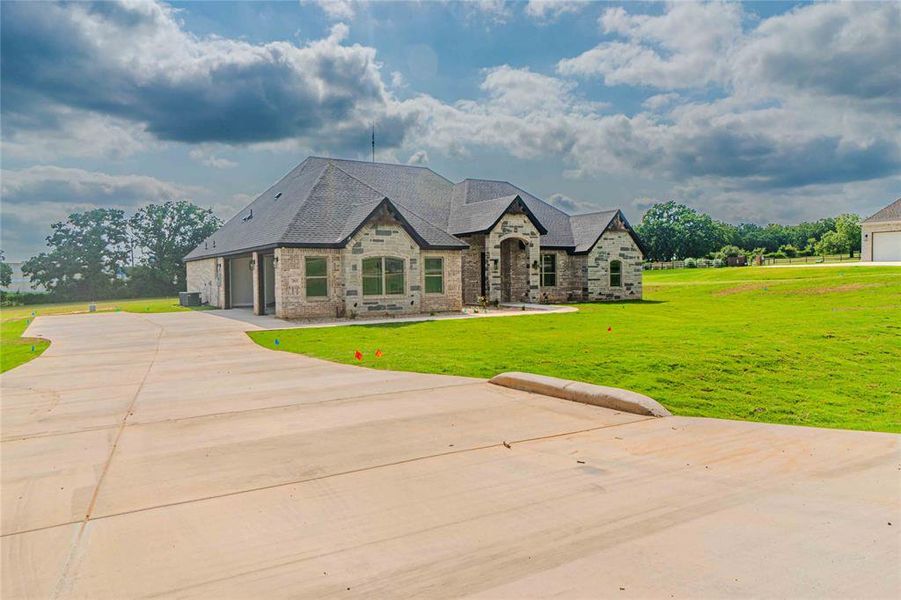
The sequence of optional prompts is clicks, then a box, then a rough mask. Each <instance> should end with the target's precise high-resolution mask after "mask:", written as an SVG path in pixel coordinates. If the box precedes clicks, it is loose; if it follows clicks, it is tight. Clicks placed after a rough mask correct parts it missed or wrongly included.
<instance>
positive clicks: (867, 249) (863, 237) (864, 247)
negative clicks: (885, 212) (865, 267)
mask: <svg viewBox="0 0 901 600" xmlns="http://www.w3.org/2000/svg"><path fill="white" fill-rule="evenodd" d="M898 230H901V222H898V221H877V222H876V223H861V225H860V260H861V261H864V262H871V261H872V260H873V234H874V233H880V232H885V231H898Z"/></svg>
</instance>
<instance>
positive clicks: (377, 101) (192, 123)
mask: <svg viewBox="0 0 901 600" xmlns="http://www.w3.org/2000/svg"><path fill="white" fill-rule="evenodd" d="M0 20H2V32H0V33H2V38H0V43H2V49H0V60H2V65H0V66H2V81H0V83H2V88H0V89H2V91H0V93H2V98H0V100H2V114H0V117H2V248H3V250H5V252H6V255H7V258H8V259H22V258H27V257H29V256H31V255H33V254H34V253H36V252H38V251H40V249H41V248H42V246H43V239H44V237H45V236H46V235H47V233H48V232H49V227H48V226H49V223H50V222H52V221H55V220H60V219H62V218H64V217H65V215H66V214H67V213H68V212H70V211H73V210H78V209H84V208H88V207H93V206H106V207H121V208H125V209H127V210H129V211H130V210H133V209H134V208H135V207H137V206H140V205H142V204H145V203H147V202H161V201H165V200H167V199H190V200H192V201H194V202H196V203H198V204H201V205H203V206H212V207H213V208H214V209H215V210H216V211H217V212H218V214H219V215H220V216H221V217H223V218H228V217H230V216H232V214H234V213H235V212H236V211H237V210H238V209H240V208H241V207H242V206H244V205H245V204H246V203H247V202H248V201H249V200H251V199H252V198H253V197H255V196H256V195H257V194H259V193H260V192H261V191H263V190H264V189H265V188H266V187H268V186H269V184H271V183H273V182H274V181H275V180H277V179H278V178H279V177H281V176H282V175H283V174H284V173H286V172H287V171H288V170H290V169H291V168H292V167H293V166H294V165H296V164H297V163H299V162H300V161H301V160H303V159H304V158H305V157H306V156H308V155H310V154H318V155H330V156H338V157H346V158H363V159H367V158H368V156H369V135H370V133H369V132H370V126H371V125H373V124H374V126H375V129H376V142H377V159H378V160H382V161H391V162H403V163H413V164H421V165H428V166H429V167H431V168H433V169H434V170H436V171H438V172H439V173H441V174H443V175H445V176H446V177H448V178H450V179H452V180H454V181H458V180H460V179H463V178H465V177H483V178H491V179H507V180H510V181H513V182H514V183H516V184H518V185H519V186H520V187H523V188H525V189H526V190H529V191H530V192H532V193H534V194H537V195H539V196H541V197H544V198H546V199H548V200H549V201H551V202H554V203H556V204H557V205H558V206H560V207H562V208H564V209H566V210H568V211H571V212H586V211H590V210H595V209H601V208H607V207H621V208H622V209H623V210H624V211H625V212H626V214H627V215H628V216H629V217H630V219H631V220H632V221H636V222H637V221H638V220H639V218H640V216H641V214H642V212H643V211H644V210H645V209H646V208H647V206H649V205H650V204H651V203H653V202H655V201H661V200H668V199H675V200H678V201H681V202H684V203H687V204H689V205H692V206H695V207H697V208H699V209H702V210H705V211H707V212H709V213H711V214H713V215H714V216H715V217H718V218H721V219H725V220H729V221H733V222H741V221H746V222H758V223H767V222H784V223H791V222H797V221H800V220H805V219H814V218H819V217H823V216H829V215H835V214H837V213H839V212H844V211H853V212H858V213H860V214H863V215H868V214H870V213H872V212H874V211H875V210H877V209H878V208H880V207H882V206H884V205H886V204H888V203H889V202H890V201H891V200H893V199H894V198H896V197H898V196H899V195H901V69H899V68H898V64H899V60H901V36H899V35H898V31H901V3H898V2H885V3H865V2H854V3H838V4H807V3H795V2H792V3H776V2H766V3H745V4H721V3H710V4H690V3H684V2H680V3H676V4H657V3H644V2H641V3H626V4H616V3H581V2H569V1H558V2H552V1H537V0H532V1H530V2H521V3H505V2H501V1H482V2H468V3H457V2H412V3H389V2H368V3H355V2H349V1H344V0H341V1H333V2H328V3H325V2H315V1H312V0H301V1H300V2H282V3H265V2H253V3H219V2H203V3H201V2H196V3H194V2H192V3H178V2H173V3H168V4H164V3H152V2H126V3H123V4H113V3H102V4H85V3H75V4H47V3H24V2H23V3H16V2H4V3H3V6H2V10H0Z"/></svg>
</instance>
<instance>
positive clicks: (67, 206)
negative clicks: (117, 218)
mask: <svg viewBox="0 0 901 600" xmlns="http://www.w3.org/2000/svg"><path fill="white" fill-rule="evenodd" d="M0 175H2V177H0V179H2V186H0V202H2V205H3V220H2V227H3V231H2V239H3V246H4V250H5V251H6V252H7V255H8V256H10V257H12V258H27V257H29V256H31V255H33V254H34V253H35V252H36V251H37V250H38V249H39V248H40V247H41V245H42V242H43V240H44V237H45V236H46V235H48V234H49V233H50V225H51V223H55V222H57V221H63V220H65V219H66V217H67V216H68V215H69V214H71V213H73V212H78V211H83V210H89V209H92V208H97V207H102V208H118V209H122V210H124V211H126V213H131V212H134V210H136V209H137V208H140V207H141V206H144V205H145V204H148V203H160V202H166V201H168V200H191V201H198V199H199V198H201V197H205V198H208V197H209V192H208V191H207V190H205V189H204V188H200V187H195V186H185V185H180V184H176V183H172V182H168V181H163V180H160V179H156V178H154V177H148V176H146V175H109V174H107V173H101V172H96V171H86V170H83V169H72V168H63V167H57V166H49V165H44V166H35V167H30V168H27V169H19V170H10V169H4V170H3V171H2V173H0Z"/></svg>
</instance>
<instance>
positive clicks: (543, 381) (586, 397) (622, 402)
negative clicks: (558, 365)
mask: <svg viewBox="0 0 901 600" xmlns="http://www.w3.org/2000/svg"><path fill="white" fill-rule="evenodd" d="M489 383H493V384H494V385H500V386H503V387H508V388H513V389H514V390H522V391H524V392H532V393H533V394H544V395H545V396H553V397H555V398H562V399H564V400H570V401H572V402H581V403H582V404H593V405H594V406H602V407H604V408H611V409H613V410H620V411H622V412H628V413H634V414H636V415H647V416H652V417H669V416H672V413H670V411H668V410H666V409H665V408H663V406H662V405H661V404H660V403H659V402H657V401H656V400H654V399H653V398H649V397H648V396H645V395H643V394H639V393H636V392H630V391H629V390H624V389H620V388H615V387H607V386H605V385H592V384H590V383H582V382H581V381H573V380H571V379H559V378H557V377H548V376H546V375H534V374H532V373H520V372H517V371H513V372H510V373H501V374H500V375H495V376H494V377H492V378H491V379H490V380H489Z"/></svg>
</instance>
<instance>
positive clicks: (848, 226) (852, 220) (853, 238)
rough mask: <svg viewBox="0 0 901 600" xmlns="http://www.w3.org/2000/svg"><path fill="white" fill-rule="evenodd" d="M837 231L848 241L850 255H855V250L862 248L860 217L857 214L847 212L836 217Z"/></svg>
mask: <svg viewBox="0 0 901 600" xmlns="http://www.w3.org/2000/svg"><path fill="white" fill-rule="evenodd" d="M835 233H836V234H837V235H838V236H839V237H841V238H842V239H844V240H845V241H846V245H847V250H846V252H848V253H849V255H851V256H853V255H854V251H855V250H860V217H859V216H858V215H855V214H851V213H845V214H843V215H839V216H838V217H836V218H835Z"/></svg>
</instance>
